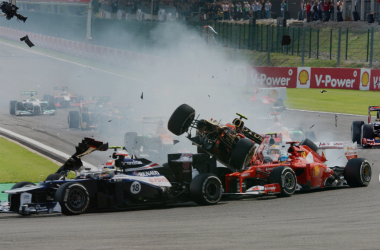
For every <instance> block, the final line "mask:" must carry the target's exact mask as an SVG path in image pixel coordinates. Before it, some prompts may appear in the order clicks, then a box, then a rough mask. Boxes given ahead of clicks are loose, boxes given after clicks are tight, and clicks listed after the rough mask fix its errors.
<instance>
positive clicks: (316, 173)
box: [314, 165, 319, 176]
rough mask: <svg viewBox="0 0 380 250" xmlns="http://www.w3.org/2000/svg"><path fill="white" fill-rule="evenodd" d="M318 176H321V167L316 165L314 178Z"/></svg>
mask: <svg viewBox="0 0 380 250" xmlns="http://www.w3.org/2000/svg"><path fill="white" fill-rule="evenodd" d="M318 175H319V166H318V165H316V166H315V167H314V176H318Z"/></svg>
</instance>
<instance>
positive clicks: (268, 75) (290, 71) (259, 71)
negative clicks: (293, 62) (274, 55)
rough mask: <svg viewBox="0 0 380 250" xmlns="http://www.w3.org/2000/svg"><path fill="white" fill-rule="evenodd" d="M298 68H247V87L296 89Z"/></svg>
mask: <svg viewBox="0 0 380 250" xmlns="http://www.w3.org/2000/svg"><path fill="white" fill-rule="evenodd" d="M294 72H297V68H296V67H247V77H246V81H247V85H248V86H255V87H287V88H295V87H296V78H297V76H296V74H294Z"/></svg>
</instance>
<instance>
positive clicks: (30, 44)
mask: <svg viewBox="0 0 380 250" xmlns="http://www.w3.org/2000/svg"><path fill="white" fill-rule="evenodd" d="M20 41H25V43H26V44H27V45H28V46H29V48H31V47H33V46H34V44H33V43H32V41H30V40H29V37H28V35H26V36H24V37H21V38H20Z"/></svg>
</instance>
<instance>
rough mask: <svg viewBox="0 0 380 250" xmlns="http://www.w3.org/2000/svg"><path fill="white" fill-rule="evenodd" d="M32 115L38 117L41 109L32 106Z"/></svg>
mask: <svg viewBox="0 0 380 250" xmlns="http://www.w3.org/2000/svg"><path fill="white" fill-rule="evenodd" d="M33 114H34V115H39V114H41V108H40V107H38V106H34V107H33Z"/></svg>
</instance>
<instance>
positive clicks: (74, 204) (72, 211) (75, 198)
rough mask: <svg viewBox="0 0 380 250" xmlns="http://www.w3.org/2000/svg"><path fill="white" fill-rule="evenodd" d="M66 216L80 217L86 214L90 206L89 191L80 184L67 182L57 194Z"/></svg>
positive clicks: (57, 199) (56, 197)
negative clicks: (79, 215)
mask: <svg viewBox="0 0 380 250" xmlns="http://www.w3.org/2000/svg"><path fill="white" fill-rule="evenodd" d="M55 200H56V201H57V202H59V205H60V206H61V209H62V213H63V214H64V215H78V214H81V213H84V212H86V210H87V208H88V206H89V204H90V196H89V194H88V191H87V189H86V188H85V187H84V186H83V185H82V184H80V183H78V182H67V183H65V184H63V185H61V186H60V187H59V188H58V190H57V192H56V193H55Z"/></svg>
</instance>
